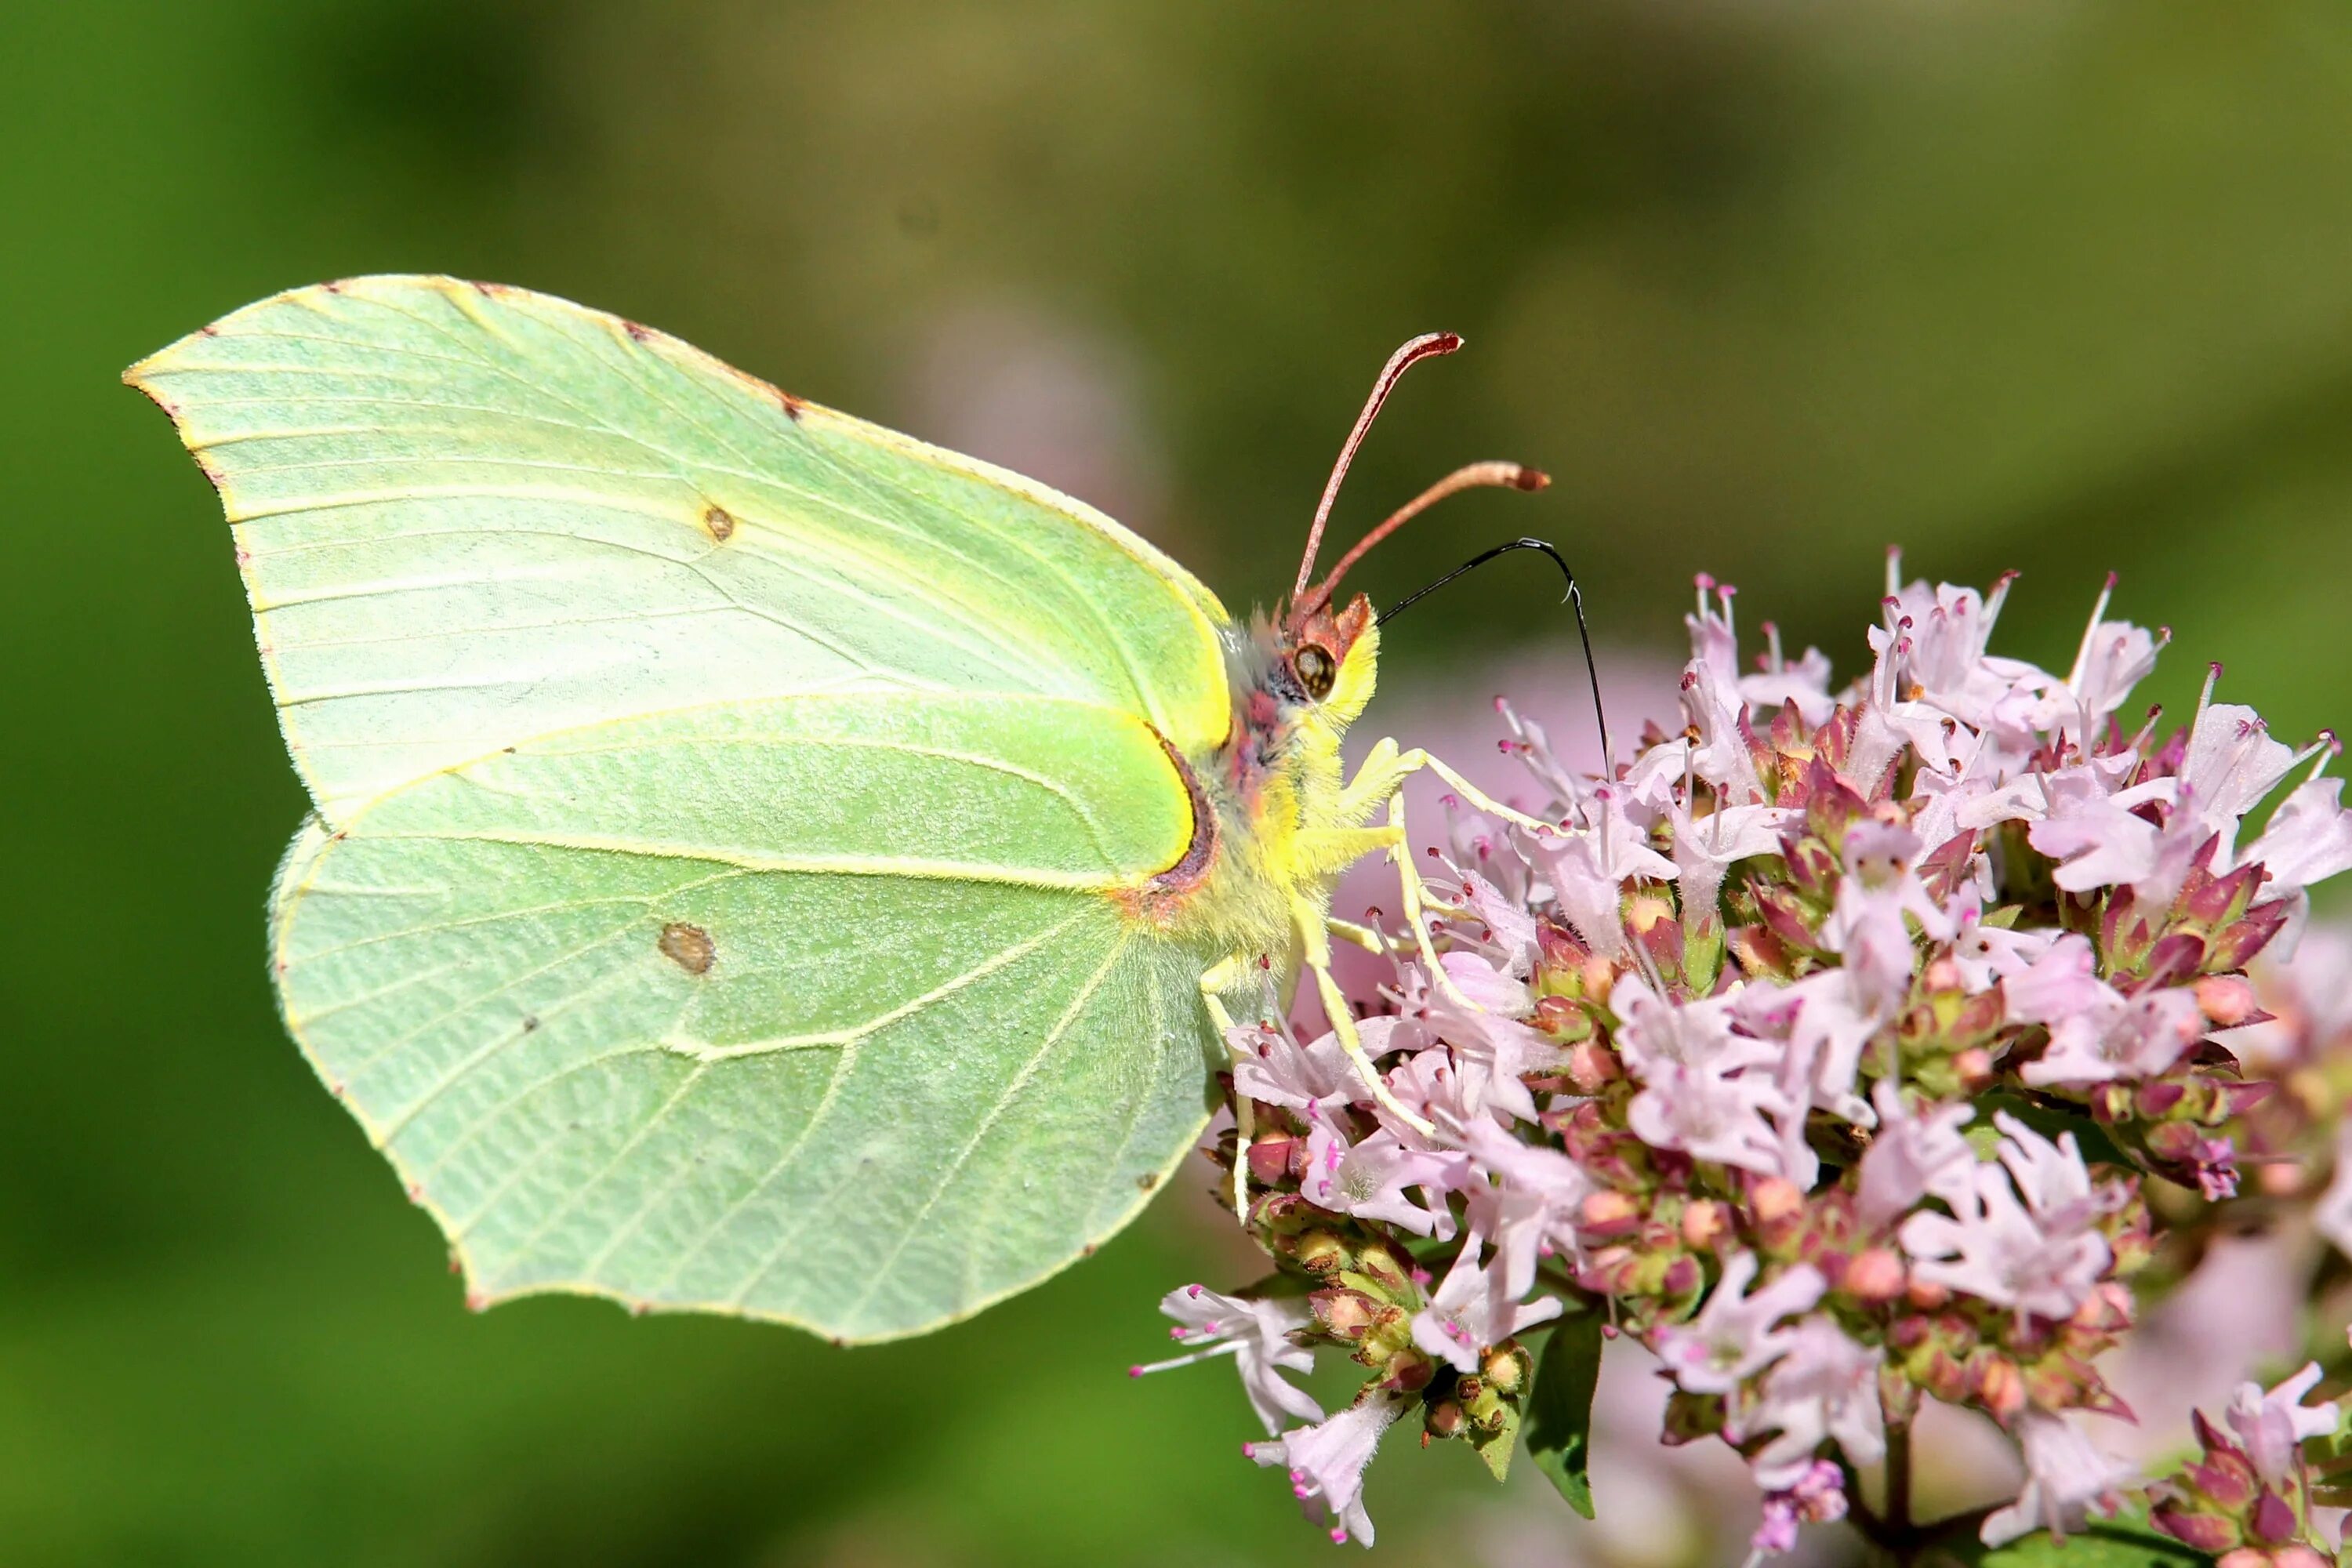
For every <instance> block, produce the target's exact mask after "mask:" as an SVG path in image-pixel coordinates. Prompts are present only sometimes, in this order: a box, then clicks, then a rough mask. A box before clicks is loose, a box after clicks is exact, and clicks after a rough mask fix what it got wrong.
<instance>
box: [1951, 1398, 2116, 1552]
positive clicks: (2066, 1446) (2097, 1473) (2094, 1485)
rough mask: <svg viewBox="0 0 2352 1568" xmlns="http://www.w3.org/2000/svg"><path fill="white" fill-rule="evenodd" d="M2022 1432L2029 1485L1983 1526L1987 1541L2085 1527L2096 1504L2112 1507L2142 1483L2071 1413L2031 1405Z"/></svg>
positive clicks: (2019, 1424)
mask: <svg viewBox="0 0 2352 1568" xmlns="http://www.w3.org/2000/svg"><path fill="white" fill-rule="evenodd" d="M2017 1436H2018V1441H2019V1443H2020V1445H2021V1447H2023V1448H2024V1450H2025V1485H2024V1487H2023V1488H2022V1489H2021V1490H2020V1491H2019V1492H2018V1494H2017V1500H2016V1501H2015V1502H2013V1503H2011V1504H2010V1505H2009V1506H2008V1507H2007V1508H2004V1509H2001V1510H1998V1511H1997V1512H1995V1513H1993V1514H1991V1515H1990V1517H1988V1518H1987V1519H1986V1520H1985V1521H1984V1525H1983V1527H1982V1528H1981V1529H1980V1530H1979V1531H1978V1532H1977V1534H1978V1537H1979V1539H1980V1540H1981V1541H1983V1542H1984V1543H1985V1544H1986V1545H1987V1546H2000V1545H2004V1544H2006V1543H2007V1542H2011V1541H2014V1540H2016V1539H2017V1538H2018V1537H2019V1536H2021V1535H2027V1534H2031V1533H2032V1531H2036V1530H2041V1529H2045V1528H2046V1529H2048V1530H2049V1531H2050V1532H2051V1533H2052V1534H2053V1535H2056V1536H2063V1535H2064V1534H2065V1533H2066V1532H2067V1531H2070V1530H2080V1529H2082V1528H2083V1525H2084V1521H2085V1520H2086V1519H2087V1518H2088V1517H2089V1510H2090V1509H2091V1506H2092V1505H2093V1504H2095V1503H2096V1504H2098V1505H2099V1506H2100V1507H2101V1509H2102V1510H2103V1511H2112V1510H2113V1509H2114V1507H2115V1504H2116V1500H2117V1494H2118V1493H2120V1492H2122V1491H2124V1490H2125V1489H2127V1488H2130V1487H2136V1486H2137V1485H2139V1484H2140V1476H2139V1472H2138V1471H2137V1470H2136V1469H2134V1468H2132V1467H2131V1466H2130V1465H2129V1464H2127V1463H2126V1462H2125V1461H2124V1460H2121V1459H2118V1458H2115V1457H2114V1456H2113V1455H2111V1454H2108V1453H2106V1452H2105V1451H2103V1450H2102V1449H2101V1448H2100V1447H2098V1445H2097V1444H2095V1443H2094V1442H2092V1441H2091V1439H2090V1436H2089V1435H2088V1434H2086V1433H2084V1431H2083V1429H2082V1428H2081V1427H2079V1426H2076V1425H2075V1424H2074V1422H2073V1421H2072V1420H2070V1419H2068V1418H2067V1417H2066V1416H2063V1415H2052V1414H2050V1413H2049V1412H2048V1411H2045V1410H2040V1409H2034V1408H2031V1407H2029V1408H2028V1409H2026V1410H2025V1411H2024V1412H2023V1413H2022V1414H2021V1415H2019V1416H2018V1418H2017Z"/></svg>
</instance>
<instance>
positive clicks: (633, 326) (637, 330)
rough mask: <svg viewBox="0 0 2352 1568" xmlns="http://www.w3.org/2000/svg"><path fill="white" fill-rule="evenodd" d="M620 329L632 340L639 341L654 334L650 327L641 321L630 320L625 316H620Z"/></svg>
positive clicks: (643, 340)
mask: <svg viewBox="0 0 2352 1568" xmlns="http://www.w3.org/2000/svg"><path fill="white" fill-rule="evenodd" d="M621 330H622V331H625V332H626V333H628V334H629V337H630V339H631V340H632V341H633V342H640V343H641V342H645V341H646V339H647V338H650V337H652V336H653V335H654V330H653V329H652V328H651V327H648V326H646V324H645V323H644V322H642V321H630V320H629V319H628V318H627V317H626V316H624V317H622V318H621Z"/></svg>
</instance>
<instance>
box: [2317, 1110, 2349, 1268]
mask: <svg viewBox="0 0 2352 1568" xmlns="http://www.w3.org/2000/svg"><path fill="white" fill-rule="evenodd" d="M2311 1224H2312V1228H2313V1229H2315V1230H2316V1231H2318V1232H2319V1234H2320V1235H2322V1236H2324V1237H2326V1238H2327V1239H2328V1240H2330V1241H2332V1242H2334V1243H2335V1244H2336V1251H2338V1252H2341V1253H2343V1254H2344V1255H2345V1256H2346V1257H2347V1258H2352V1119H2347V1120H2346V1121H2342V1122H2339V1123H2338V1124H2337V1125H2336V1174H2335V1176H2334V1177H2333V1178H2332V1179H2330V1180H2329V1182H2328V1184H2327V1190H2326V1192H2324V1193H2322V1194H2319V1201H2318V1202H2317V1203H2315V1204H2314V1205H2312V1207H2311Z"/></svg>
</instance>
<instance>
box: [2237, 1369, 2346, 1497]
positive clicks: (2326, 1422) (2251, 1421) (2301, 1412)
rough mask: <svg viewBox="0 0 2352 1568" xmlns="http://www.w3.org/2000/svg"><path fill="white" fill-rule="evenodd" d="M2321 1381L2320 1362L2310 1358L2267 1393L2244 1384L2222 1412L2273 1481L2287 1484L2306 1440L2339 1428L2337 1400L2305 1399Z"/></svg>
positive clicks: (2250, 1455) (2262, 1472)
mask: <svg viewBox="0 0 2352 1568" xmlns="http://www.w3.org/2000/svg"><path fill="white" fill-rule="evenodd" d="M2318 1381H2319V1363H2317V1362H2306V1363H2305V1364H2304V1368H2303V1370H2302V1371H2301V1372H2298V1373H2295V1374H2294V1376H2293V1377H2290V1378H2288V1379H2286V1380H2285V1381H2284V1383H2281V1384H2279V1385H2278V1386H2277V1387H2276V1388H2273V1389H2272V1390H2271V1391H2270V1392H2269V1393H2268V1394H2264V1393H2263V1386H2262V1384H2258V1383H2242V1384H2238V1387H2237V1392H2236V1393H2234V1394H2231V1395H2230V1405H2229V1408H2228V1409H2227V1410H2225V1411H2224V1412H2222V1415H2223V1417H2224V1418H2225V1419H2226V1420H2227V1421H2228V1422H2229V1423H2230V1426H2231V1430H2232V1431H2234V1432H2236V1433H2237V1434H2238V1442H2239V1445H2240V1446H2241V1447H2243V1448H2244V1449H2245V1450H2246V1458H2249V1459H2251V1460H2252V1461H2253V1466H2254V1470H2255V1473H2256V1474H2258V1475H2260V1476H2261V1477H2262V1478H2263V1480H2264V1481H2265V1482H2267V1483H2268V1484H2270V1485H2271V1486H2273V1487H2276V1486H2283V1485H2284V1484H2285V1482H2286V1480H2287V1479H2288V1478H2289V1477H2290V1476H2293V1475H2294V1473H2295V1472H2296V1471H2297V1469H2298V1468H2300V1467H2301V1466H2302V1463H2303V1440H2304V1439H2305V1438H2306V1437H2324V1436H2326V1435H2327V1434H2328V1433H2330V1432H2333V1431H2335V1430H2336V1405H2335V1403H2334V1402H2333V1401H2330V1402H2328V1403H2326V1404H2325V1405H2305V1404H2304V1403H2303V1396H2304V1395H2305V1394H2309V1393H2310V1392H2311V1390H2312V1386H2313V1385H2314V1384H2316V1383H2318Z"/></svg>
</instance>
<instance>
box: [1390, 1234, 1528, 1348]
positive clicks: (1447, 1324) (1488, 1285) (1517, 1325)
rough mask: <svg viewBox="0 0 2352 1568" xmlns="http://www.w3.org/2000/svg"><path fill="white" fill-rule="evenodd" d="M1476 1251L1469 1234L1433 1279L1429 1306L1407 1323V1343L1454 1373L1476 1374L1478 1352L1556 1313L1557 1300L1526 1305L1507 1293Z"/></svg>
mask: <svg viewBox="0 0 2352 1568" xmlns="http://www.w3.org/2000/svg"><path fill="white" fill-rule="evenodd" d="M1480 1249H1481V1247H1480V1242H1479V1238H1478V1237H1477V1236H1476V1235H1475V1234H1473V1235H1472V1236H1471V1237H1470V1238H1469V1239H1468V1240H1466V1241H1465V1242H1464V1243H1463V1246H1462V1251H1461V1254H1460V1255H1459V1256H1458V1257H1456V1258H1454V1267H1453V1268H1449V1269H1447V1270H1446V1271H1445V1278H1444V1279H1441V1280H1439V1281H1438V1283H1437V1292H1436V1294H1434V1295H1433V1296H1432V1297H1431V1298H1430V1299H1429V1305H1428V1306H1426V1307H1424V1308H1423V1309H1422V1310H1420V1311H1418V1312H1416V1313H1414V1314H1413V1319H1412V1342H1413V1343H1414V1344H1417V1345H1419V1346H1420V1347H1421V1348H1422V1349H1423V1350H1424V1351H1426V1352H1429V1353H1430V1354H1431V1355H1433V1356H1435V1357H1436V1358H1437V1359H1438V1360H1440V1361H1444V1362H1448V1363H1452V1364H1453V1367H1454V1370H1455V1371H1456V1372H1463V1373H1472V1372H1476V1371H1477V1370H1478V1356H1479V1353H1480V1352H1483V1351H1485V1350H1486V1349H1488V1348H1489V1347H1490V1346H1494V1345H1498V1344H1500V1343H1502V1342H1504V1341H1505V1340H1507V1339H1509V1338H1510V1337H1511V1336H1512V1335H1513V1334H1516V1333H1517V1332H1519V1331H1521V1330H1522V1329H1530V1328H1533V1327H1534V1326H1535V1325H1536V1324H1538V1323H1548V1322H1549V1321H1551V1320H1552V1319H1554V1318H1557V1317H1558V1316H1559V1312H1560V1305H1559V1298H1558V1297H1557V1296H1546V1297H1544V1298H1543V1299H1542V1300H1538V1301H1532V1302H1529V1301H1521V1300H1517V1298H1516V1297H1514V1296H1513V1295H1511V1294H1510V1292H1509V1291H1508V1289H1507V1283H1508V1282H1507V1281H1506V1280H1505V1279H1502V1278H1501V1271H1500V1270H1499V1269H1491V1268H1486V1267H1485V1266H1483V1265H1481V1264H1480V1263H1479V1262H1478V1253H1479V1251H1480Z"/></svg>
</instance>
